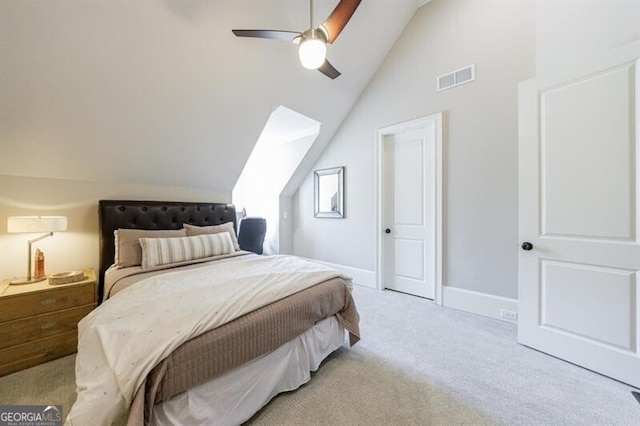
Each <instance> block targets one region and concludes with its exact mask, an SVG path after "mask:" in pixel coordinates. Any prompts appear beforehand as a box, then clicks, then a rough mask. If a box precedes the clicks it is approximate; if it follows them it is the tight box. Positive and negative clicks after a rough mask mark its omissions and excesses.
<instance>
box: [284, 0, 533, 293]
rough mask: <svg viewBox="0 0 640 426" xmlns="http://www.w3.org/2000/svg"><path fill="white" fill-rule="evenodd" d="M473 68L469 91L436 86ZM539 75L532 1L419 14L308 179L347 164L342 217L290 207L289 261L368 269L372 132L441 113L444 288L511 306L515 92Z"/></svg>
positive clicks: (299, 202) (452, 5) (467, 4)
mask: <svg viewBox="0 0 640 426" xmlns="http://www.w3.org/2000/svg"><path fill="white" fill-rule="evenodd" d="M472 63H474V64H476V74H477V77H476V81H475V82H473V83H472V84H467V85H463V86H460V87H458V88H454V89H451V90H447V91H443V92H439V93H438V92H436V90H435V87H436V77H437V76H439V75H441V74H444V73H446V72H449V71H452V70H455V69H458V68H461V67H463V66H466V65H469V64H472ZM534 74H535V29H534V3H533V2H526V1H522V2H521V1H514V2H505V1H497V0H496V1H442V0H434V1H432V2H430V3H428V4H427V5H425V6H423V7H422V8H420V9H419V10H418V12H416V15H415V16H414V17H413V19H412V21H411V22H410V23H409V25H408V26H407V27H406V28H405V30H404V32H403V34H402V35H401V36H400V38H399V39H398V41H397V42H396V45H395V46H394V47H393V48H392V50H391V52H390V54H389V55H388V56H387V58H386V59H385V61H384V62H383V64H382V66H381V67H380V69H379V70H378V71H377V73H376V75H375V76H374V78H373V79H372V81H371V82H370V83H369V85H368V87H367V88H366V89H365V91H364V92H363V93H362V95H361V96H360V98H359V100H358V101H357V103H356V104H355V106H354V108H353V109H352V111H351V112H350V114H349V115H348V116H347V118H346V120H345V121H344V122H343V124H342V126H341V128H340V129H339V130H338V132H337V133H336V135H335V137H334V138H333V140H332V142H331V143H330V145H329V146H328V147H327V149H326V150H325V152H324V153H323V155H322V156H321V157H320V159H319V160H318V162H317V163H316V164H315V166H314V167H313V168H314V169H320V168H326V167H336V166H346V173H345V185H346V188H345V208H346V219H343V220H329V219H314V218H313V180H312V174H311V173H309V175H308V176H307V178H306V179H305V181H304V182H303V184H302V185H301V186H300V187H299V189H298V191H297V193H296V194H295V196H294V199H293V208H294V210H295V213H296V214H295V217H294V224H293V227H294V229H293V232H294V252H295V254H298V255H301V256H305V257H310V258H315V259H319V260H322V261H325V262H329V263H334V264H341V265H345V266H348V267H352V268H359V269H363V270H368V271H373V270H375V268H376V265H375V251H376V247H375V232H379V231H380V230H376V229H374V220H375V218H374V212H375V210H376V205H375V201H374V199H375V188H376V184H375V175H374V171H375V161H374V153H375V131H376V130H377V129H379V128H381V127H385V126H388V125H391V124H395V123H399V122H402V121H406V120H410V119H414V118H417V117H421V116H426V115H429V114H432V113H436V112H440V111H444V112H445V120H444V230H443V239H444V242H443V243H444V244H443V249H444V265H443V266H444V268H443V269H444V270H443V272H444V274H443V279H444V284H445V285H447V286H452V287H457V288H460V289H467V290H472V291H476V292H481V293H488V294H491V295H496V296H502V297H506V298H515V297H517V242H518V241H517V142H518V141H517V84H518V82H520V81H523V80H526V79H528V78H530V77H533V76H534Z"/></svg>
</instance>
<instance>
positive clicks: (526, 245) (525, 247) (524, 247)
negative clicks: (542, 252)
mask: <svg viewBox="0 0 640 426" xmlns="http://www.w3.org/2000/svg"><path fill="white" fill-rule="evenodd" d="M520 247H522V250H525V251H529V250H531V249H532V248H533V244H531V243H530V242H529V241H525V242H524V243H522V245H521V246H520Z"/></svg>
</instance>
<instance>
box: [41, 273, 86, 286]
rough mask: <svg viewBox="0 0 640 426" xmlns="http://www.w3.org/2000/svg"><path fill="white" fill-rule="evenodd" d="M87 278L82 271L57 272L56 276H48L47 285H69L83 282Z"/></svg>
mask: <svg viewBox="0 0 640 426" xmlns="http://www.w3.org/2000/svg"><path fill="white" fill-rule="evenodd" d="M85 279H87V277H86V276H85V274H84V271H71V272H59V273H57V274H51V275H49V284H51V285H57V284H70V283H77V282H79V281H84V280H85Z"/></svg>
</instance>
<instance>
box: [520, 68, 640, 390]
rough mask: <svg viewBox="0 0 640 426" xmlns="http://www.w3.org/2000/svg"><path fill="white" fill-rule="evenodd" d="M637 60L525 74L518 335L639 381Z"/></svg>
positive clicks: (592, 366) (569, 357)
mask: <svg viewBox="0 0 640 426" xmlns="http://www.w3.org/2000/svg"><path fill="white" fill-rule="evenodd" d="M637 86H638V65H637V63H627V64H623V65H620V66H617V67H614V68H611V69H607V70H604V71H601V72H598V73H596V74H593V75H589V76H587V77H584V78H581V79H578V80H573V81H567V82H565V83H562V84H557V85H554V86H553V87H549V88H546V87H539V86H538V84H537V82H536V80H535V79H534V80H529V81H527V82H525V83H522V84H521V85H520V123H519V125H520V135H519V158H520V161H519V179H520V180H519V193H520V199H519V236H520V243H521V249H520V256H519V281H518V293H519V294H518V298H519V321H518V341H519V342H520V343H522V344H524V345H527V346H531V347H533V348H535V349H539V350H541V351H543V352H547V353H549V354H551V355H554V356H557V357H559V358H562V359H565V360H567V361H570V362H573V363H575V364H578V365H581V366H584V367H586V368H588V369H591V370H593V371H596V372H598V373H601V374H604V375H607V376H610V377H612V378H614V379H617V380H620V381H622V382H625V383H628V384H631V385H634V386H640V351H639V348H638V342H639V330H640V323H639V318H640V315H639V301H640V295H639V294H638V271H639V270H640V235H639V233H638V231H639V230H638V212H639V209H638V190H639V189H640V185H639V181H638V146H637V141H638V133H637V132H638V122H639V121H640V120H639V119H638V111H639V108H638V92H637V91H638V88H637Z"/></svg>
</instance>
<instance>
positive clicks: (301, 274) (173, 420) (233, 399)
mask: <svg viewBox="0 0 640 426" xmlns="http://www.w3.org/2000/svg"><path fill="white" fill-rule="evenodd" d="M99 217H100V267H99V295H100V298H101V300H102V304H101V306H100V307H99V308H98V309H96V310H94V311H93V312H92V313H91V314H89V315H88V316H87V317H86V318H85V319H83V320H82V322H81V324H80V325H79V343H78V357H77V361H76V381H77V390H78V399H77V401H76V403H75V404H74V406H73V408H72V410H71V412H70V414H69V416H68V418H67V424H73V425H83V424H108V423H112V422H114V421H115V419H116V418H117V416H121V415H122V413H126V412H128V424H131V425H134V424H135V425H142V424H239V423H242V422H244V421H245V420H248V419H249V418H250V417H251V416H252V415H253V414H254V413H255V412H257V411H258V410H259V409H260V408H261V407H262V406H264V405H265V404H266V403H267V402H268V401H269V400H270V399H271V398H272V397H273V396H275V395H276V394H277V393H279V392H282V391H288V390H293V389H295V388H297V387H299V386H300V385H301V384H303V383H305V382H306V381H308V380H309V377H310V376H309V372H310V371H314V370H316V369H317V368H318V367H319V365H320V363H321V362H322V360H323V359H324V358H325V357H326V356H328V355H329V354H330V353H331V352H333V351H334V350H335V349H337V348H338V347H340V346H341V345H342V344H343V342H344V336H345V330H346V331H347V332H348V335H349V342H350V344H355V342H357V340H358V339H359V329H358V313H357V310H356V308H355V304H354V302H353V299H352V297H351V292H350V286H351V283H350V279H349V278H348V277H344V276H341V275H340V274H339V273H337V272H336V271H332V270H330V269H328V268H326V267H324V266H322V265H318V264H315V263H312V262H308V261H305V260H302V259H298V258H294V257H291V256H266V257H265V256H258V255H255V254H253V253H248V252H243V251H240V250H237V248H238V247H237V245H235V242H233V241H227V238H228V235H229V234H230V233H224V232H223V233H220V234H217V235H215V236H211V235H207V236H200V235H201V234H200V230H206V229H212V228H211V227H216V228H217V227H219V226H225V227H227V228H226V229H233V231H234V233H235V230H236V229H237V223H236V212H235V208H234V206H233V205H230V204H220V203H188V202H187V203H178V202H157V201H122V200H102V201H100V202H99ZM183 227H184V228H185V229H187V230H191V232H196V234H195V236H191V237H185V238H186V239H185V238H183V237H167V238H141V239H140V240H139V241H140V244H141V245H142V247H143V249H142V253H143V256H146V258H144V257H143V259H145V260H143V261H142V265H143V266H144V265H145V262H148V264H147V268H146V269H145V268H143V267H142V266H137V265H133V266H132V265H126V266H125V267H120V268H110V266H111V265H112V264H113V263H114V258H116V259H118V257H117V256H118V255H117V254H116V247H118V246H119V247H120V249H121V250H122V241H123V240H121V241H120V242H119V244H118V245H116V244H115V238H114V231H116V230H122V231H118V232H119V233H120V234H119V235H120V236H121V237H122V235H124V233H125V232H128V233H131V232H133V233H134V234H135V232H138V231H135V232H134V231H123V230H149V231H167V230H168V231H178V230H182V229H183ZM200 227H202V228H200ZM140 232H142V231H140ZM159 234H162V233H161V232H159ZM205 234H209V233H208V232H205ZM171 235H173V234H171ZM222 237H224V238H222ZM198 238H199V239H202V240H207V241H209V240H215V242H216V244H218V241H221V242H220V244H221V245H220V247H225V250H226V248H228V244H232V245H234V247H232V248H231V249H230V250H228V251H225V252H224V253H222V254H220V253H217V252H216V253H214V255H213V256H207V257H204V258H203V259H201V258H197V259H195V260H193V259H188V260H187V261H183V260H182V259H180V262H177V263H176V262H169V263H167V261H165V263H166V264H161V265H156V264H154V263H153V262H152V260H153V259H154V257H153V255H152V253H155V250H156V248H157V247H163V246H162V244H177V243H175V242H176V241H179V240H181V241H182V240H184V241H191V240H194V239H198ZM152 240H153V241H152ZM147 244H148V246H147ZM153 244H155V246H153ZM180 244H184V243H183V242H181V243H180ZM151 247H155V248H154V249H153V250H151ZM215 247H218V246H217V245H216V246H215ZM158 250H160V249H158ZM160 251H161V250H160ZM120 257H122V252H121V253H120ZM150 259H151V260H150ZM156 260H157V259H156ZM149 265H151V267H149ZM105 284H106V285H105ZM156 303H158V306H156V305H155V304H156ZM161 303H164V305H161ZM149 306H153V309H147V308H146V307H149ZM192 308H193V309H192ZM190 310H191V311H193V312H194V313H193V314H191V313H189V312H187V311H190ZM154 333H155V334H154Z"/></svg>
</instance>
